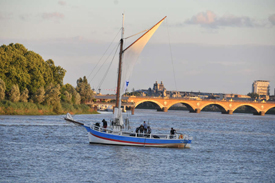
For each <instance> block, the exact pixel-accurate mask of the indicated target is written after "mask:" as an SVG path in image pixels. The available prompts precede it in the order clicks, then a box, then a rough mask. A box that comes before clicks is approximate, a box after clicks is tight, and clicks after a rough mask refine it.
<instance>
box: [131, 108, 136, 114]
mask: <svg viewBox="0 0 275 183" xmlns="http://www.w3.org/2000/svg"><path fill="white" fill-rule="evenodd" d="M131 114H132V115H134V114H135V107H131Z"/></svg>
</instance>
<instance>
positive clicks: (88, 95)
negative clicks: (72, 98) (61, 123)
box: [76, 76, 93, 103]
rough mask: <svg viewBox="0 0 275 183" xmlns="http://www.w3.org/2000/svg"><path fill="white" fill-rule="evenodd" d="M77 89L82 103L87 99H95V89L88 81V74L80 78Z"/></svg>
mask: <svg viewBox="0 0 275 183" xmlns="http://www.w3.org/2000/svg"><path fill="white" fill-rule="evenodd" d="M76 83H77V87H76V91H77V92H78V93H79V94H80V97H81V103H85V102H86V101H90V100H92V99H93V90H92V89H91V86H90V84H89V83H88V81H87V79H86V76H84V77H83V79H82V78H79V79H78V80H77V82H76Z"/></svg>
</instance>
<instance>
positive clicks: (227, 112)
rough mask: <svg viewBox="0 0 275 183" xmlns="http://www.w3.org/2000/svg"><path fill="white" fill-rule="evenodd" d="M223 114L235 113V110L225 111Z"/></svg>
mask: <svg viewBox="0 0 275 183" xmlns="http://www.w3.org/2000/svg"><path fill="white" fill-rule="evenodd" d="M222 114H230V115H231V114H233V110H228V111H223V112H222Z"/></svg>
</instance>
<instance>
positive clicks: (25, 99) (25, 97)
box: [20, 88, 29, 102]
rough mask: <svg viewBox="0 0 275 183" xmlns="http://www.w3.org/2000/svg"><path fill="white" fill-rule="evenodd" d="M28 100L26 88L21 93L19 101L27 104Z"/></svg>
mask: <svg viewBox="0 0 275 183" xmlns="http://www.w3.org/2000/svg"><path fill="white" fill-rule="evenodd" d="M28 98H29V90H28V89H27V88H25V90H24V91H23V92H22V93H21V96H20V101H21V102H28Z"/></svg>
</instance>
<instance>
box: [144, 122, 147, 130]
mask: <svg viewBox="0 0 275 183" xmlns="http://www.w3.org/2000/svg"><path fill="white" fill-rule="evenodd" d="M143 127H144V133H147V124H146V122H145V121H144V122H143Z"/></svg>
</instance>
